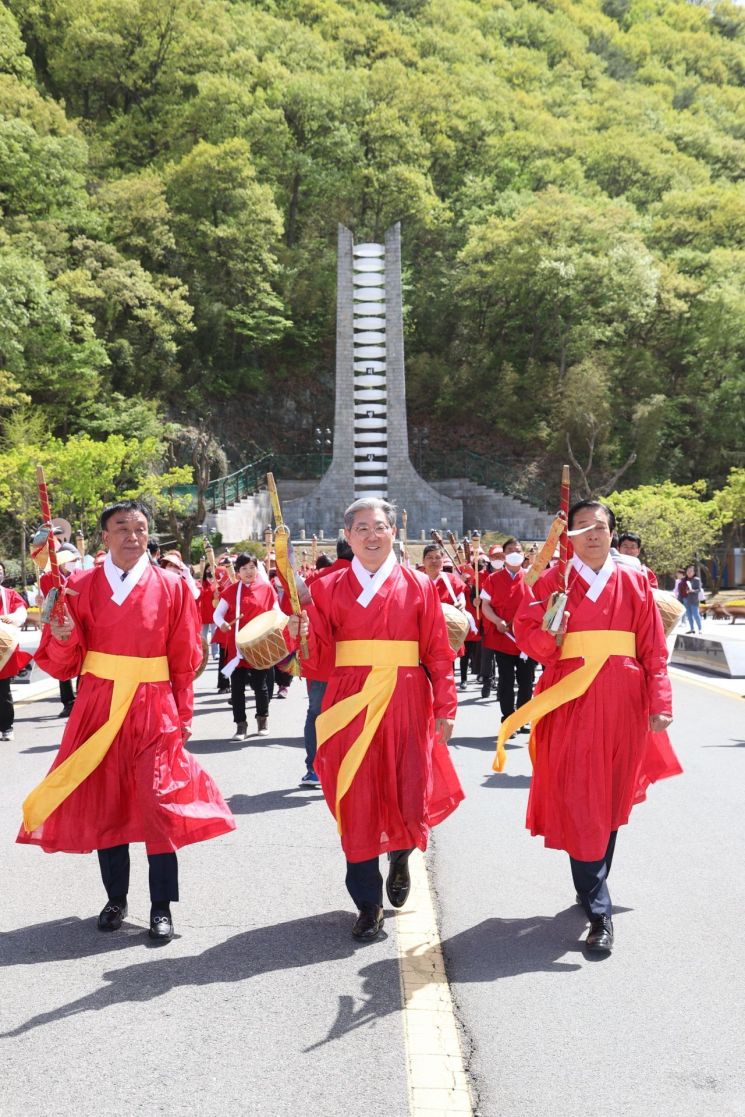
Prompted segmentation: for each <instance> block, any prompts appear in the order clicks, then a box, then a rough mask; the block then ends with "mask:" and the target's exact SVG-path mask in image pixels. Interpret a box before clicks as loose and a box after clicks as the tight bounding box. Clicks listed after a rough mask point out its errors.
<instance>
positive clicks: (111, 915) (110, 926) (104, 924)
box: [98, 900, 127, 931]
mask: <svg viewBox="0 0 745 1117" xmlns="http://www.w3.org/2000/svg"><path fill="white" fill-rule="evenodd" d="M126 914H127V901H126V900H124V901H123V902H122V903H118V904H115V903H113V902H112V901H111V900H109V902H108V904H107V905H106V907H105V908H104V909H103V911H102V912H101V914H100V915H99V917H98V929H99V931H118V930H119V928H120V927H121V925H122V920H123V919H124V916H125V915H126Z"/></svg>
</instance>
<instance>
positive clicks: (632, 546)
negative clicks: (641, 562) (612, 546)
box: [618, 539, 641, 558]
mask: <svg viewBox="0 0 745 1117" xmlns="http://www.w3.org/2000/svg"><path fill="white" fill-rule="evenodd" d="M640 550H641V547H640V546H639V544H638V543H635V542H634V540H633V539H624V540H623V542H622V543H619V544H618V553H619V555H631V557H632V558H639V551H640Z"/></svg>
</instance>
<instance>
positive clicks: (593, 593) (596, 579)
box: [572, 555, 616, 601]
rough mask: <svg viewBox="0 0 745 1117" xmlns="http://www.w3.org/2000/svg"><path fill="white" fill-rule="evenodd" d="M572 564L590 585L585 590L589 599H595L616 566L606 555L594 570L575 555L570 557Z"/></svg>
mask: <svg viewBox="0 0 745 1117" xmlns="http://www.w3.org/2000/svg"><path fill="white" fill-rule="evenodd" d="M572 566H573V567H574V569H575V570H576V571H577V573H578V574H579V576H580V578H582V579H583V580H584V581H585V582H587V584H588V586H589V587H590V588H589V590H588V591H587V597H588V600H590V601H597V599H598V598H599V597H600V595H601V593H602V592H603V590H604V589H605V587H606V586H607V584H608V579H609V578H610V576H611V574H612V573H613V571H614V570H615V568H616V565H615V563H614V562H613V559H612V558H611V557H610V555H608V557H607V558H606V560H605V562H604V563H603V565H602V566H601V567H600V569H599V570H598V571H597V572H596V571H594V570H593V569H592V568H591V567H589V566H587V565H586V564H585V563H584V562H582V561H581V560H580V559H578V558H577V556H576V555H575V556H574V558H573V559H572Z"/></svg>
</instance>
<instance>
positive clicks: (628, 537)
mask: <svg viewBox="0 0 745 1117" xmlns="http://www.w3.org/2000/svg"><path fill="white" fill-rule="evenodd" d="M622 543H636V545H637V547H641V545H642V537H641V535H637V534H636V532H635V531H624V532H622V533H621V534H620V535H619V537H618V546H619V547H620V546H621V544H622Z"/></svg>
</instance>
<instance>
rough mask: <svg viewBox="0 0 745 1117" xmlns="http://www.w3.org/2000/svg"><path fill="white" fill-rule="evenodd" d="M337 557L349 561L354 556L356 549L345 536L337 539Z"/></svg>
mask: <svg viewBox="0 0 745 1117" xmlns="http://www.w3.org/2000/svg"><path fill="white" fill-rule="evenodd" d="M336 557H337V558H340V559H346V560H347V561H348V562H351V561H352V559H353V558H354V551H353V550H352V548H351V547H350V546H349V543H347V541H346V539H344V537H343V536H342V537H341V538H339V539H337V540H336Z"/></svg>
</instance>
